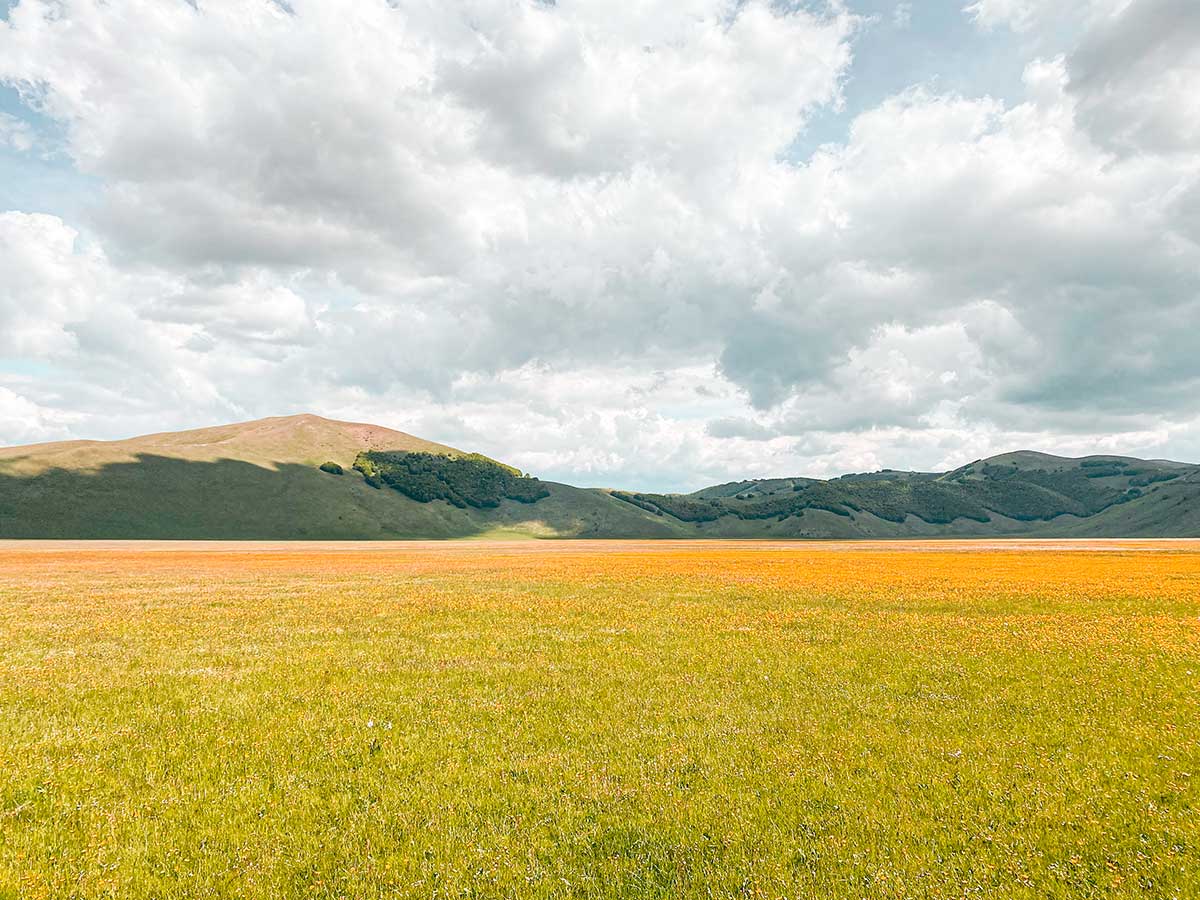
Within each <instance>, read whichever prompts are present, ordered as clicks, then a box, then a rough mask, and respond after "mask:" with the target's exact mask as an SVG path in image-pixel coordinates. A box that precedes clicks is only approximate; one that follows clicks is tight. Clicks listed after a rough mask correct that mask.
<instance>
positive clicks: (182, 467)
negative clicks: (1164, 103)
mask: <svg viewBox="0 0 1200 900" xmlns="http://www.w3.org/2000/svg"><path fill="white" fill-rule="evenodd" d="M996 536H1039V537H1188V536H1200V466H1194V465H1189V464H1185V463H1177V462H1171V461H1169V460H1140V459H1134V458H1131V457H1118V456H1090V457H1084V458H1081V459H1066V458H1063V457H1057V456H1050V455H1047V454H1042V453H1033V452H1029V451H1021V452H1017V453H1007V454H1003V455H1001V456H996V457H992V458H990V459H986V460H976V461H975V462H973V463H970V464H969V465H966V466H962V467H961V468H958V469H955V470H953V471H951V472H903V471H893V470H884V471H881V472H870V473H861V474H850V475H843V476H841V477H840V478H834V479H829V480H822V479H815V478H804V477H793V478H771V479H758V480H746V481H739V482H731V483H728V484H722V485H714V486H712V487H708V488H705V489H703V490H700V491H696V492H695V493H692V494H647V493H637V492H628V491H602V490H585V489H581V488H575V487H571V486H570V485H565V484H555V483H553V482H543V481H540V480H538V479H536V478H533V477H530V476H527V475H524V474H523V473H521V472H519V471H518V470H516V469H514V468H512V467H510V466H507V465H505V464H503V463H502V462H498V461H496V460H493V459H489V458H488V457H485V456H481V455H479V454H476V453H469V452H465V451H462V450H458V449H456V448H454V447H449V446H446V445H444V444H438V443H434V442H431V441H426V440H422V439H421V438H417V437H414V436H412V435H409V434H405V433H403V432H399V431H392V430H390V429H387V428H380V427H378V426H374V425H366V424H360V423H352V422H337V421H333V420H330V419H324V418H321V417H319V416H312V415H299V416H287V417H278V418H270V419H261V420H258V421H255V422H245V423H241V424H236V425H225V426H219V427H215V428H203V429H198V430H194V431H183V432H175V433H163V434H154V435H148V436H145V437H139V438H132V439H130V440H123V441H68V442H60V443H50V444H35V445H31V446H26V447H10V448H2V449H0V537H5V538H106V539H119V538H130V539H132V538H164V539H184V538H192V539H211V540H248V539H261V540H286V539H313V540H318V539H319V540H338V539H388V538H391V539H402V538H469V537H567V538H572V537H585V538H605V537H612V538H616V537H624V538H671V537H677V538H687V537H692V538H841V539H850V538H905V537H996Z"/></svg>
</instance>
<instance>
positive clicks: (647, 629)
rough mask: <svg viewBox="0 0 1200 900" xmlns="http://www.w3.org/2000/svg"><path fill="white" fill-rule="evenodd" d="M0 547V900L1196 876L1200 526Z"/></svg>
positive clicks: (693, 889)
mask: <svg viewBox="0 0 1200 900" xmlns="http://www.w3.org/2000/svg"><path fill="white" fill-rule="evenodd" d="M379 547H380V549H377V550H369V549H364V548H361V547H349V548H343V549H322V548H319V547H311V548H307V549H295V548H293V549H282V550H279V549H277V550H268V549H265V548H255V547H244V548H240V549H237V548H228V547H226V548H216V549H212V550H209V551H206V552H200V551H197V550H195V549H188V548H186V547H185V548H181V549H177V550H174V551H150V550H144V549H142V550H130V549H124V550H110V551H103V552H101V551H96V550H93V549H72V550H58V551H51V550H48V549H46V548H44V547H39V546H38V545H32V546H30V547H27V548H25V549H14V548H12V547H11V546H10V547H8V548H7V549H0V897H5V898H9V897H11V898H17V897H20V898H36V897H83V898H99V897H122V898H181V897H196V898H200V897H204V898H210V897H249V898H260V897H261V898H290V897H328V898H334V897H347V898H358V897H371V898H375V897H510V898H525V897H613V898H616V897H622V898H629V897H633V898H638V897H765V898H774V897H854V898H863V897H866V898H884V897H889V898H890V897H933V898H938V897H944V898H963V897H1004V898H1007V897H1029V898H1035V897H1036V898H1068V897H1071V898H1075V897H1156V898H1160V897H1166V898H1170V897H1177V898H1190V897H1195V896H1198V895H1200V745H1198V741H1200V729H1197V722H1200V545H1196V544H1163V545H1129V546H1127V547H1125V548H1124V549H1120V550H1116V551H1101V550H1098V549H1095V548H1090V547H1088V546H1086V545H1080V544H1071V545H1060V546H1059V547H1057V548H1055V549H1051V550H1046V549H1042V550H1021V549H997V548H995V547H990V546H986V545H974V546H970V545H962V544H959V545H947V544H942V545H937V546H936V548H935V547H934V545H891V546H886V547H883V546H880V545H861V544H860V545H855V546H854V547H851V548H847V547H844V546H843V547H834V546H830V545H801V546H796V545H793V546H792V547H781V546H779V545H774V546H772V545H761V544H742V545H730V544H715V543H709V544H703V545H697V544H684V545H679V544H662V543H660V544H652V545H645V544H642V545H636V544H619V543H611V544H563V543H555V544H528V543H527V544H525V545H523V546H517V545H495V544H490V545H482V544H453V545H447V544H443V545H411V546H409V547H407V548H402V549H398V548H395V547H387V546H384V545H379Z"/></svg>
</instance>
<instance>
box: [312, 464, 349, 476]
mask: <svg viewBox="0 0 1200 900" xmlns="http://www.w3.org/2000/svg"><path fill="white" fill-rule="evenodd" d="M318 468H319V469H320V470H321V471H322V472H328V473H329V474H330V475H343V474H345V471H346V470H345V469H343V468H342V467H341V466H339V465H338V464H337V463H335V462H323V463H321V465H320V466H318Z"/></svg>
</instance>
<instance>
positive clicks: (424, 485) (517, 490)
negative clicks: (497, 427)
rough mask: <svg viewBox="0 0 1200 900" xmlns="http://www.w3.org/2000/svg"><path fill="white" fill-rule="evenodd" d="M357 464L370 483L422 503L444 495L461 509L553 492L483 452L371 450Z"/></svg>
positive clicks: (538, 497)
mask: <svg viewBox="0 0 1200 900" xmlns="http://www.w3.org/2000/svg"><path fill="white" fill-rule="evenodd" d="M354 468H355V469H357V470H358V471H359V472H361V473H362V474H363V477H364V478H365V479H366V482H367V484H369V485H370V486H371V487H374V488H381V487H383V486H385V485H386V486H387V487H390V488H392V489H394V490H397V491H399V492H400V493H402V494H404V495H405V496H406V497H411V498H412V499H413V500H416V501H418V502H420V503H429V502H431V501H433V500H445V501H446V502H447V503H451V504H453V505H454V506H457V507H459V508H460V509H465V508H466V507H468V506H473V507H475V508H477V509H490V508H494V507H497V506H499V505H500V501H501V500H516V501H518V502H520V503H536V502H537V501H539V500H541V499H542V498H543V497H548V496H550V491H549V490H548V489H547V488H546V486H545V485H544V484H542V483H541V482H540V481H538V480H537V479H536V478H530V477H527V476H525V475H522V474H521V473H520V471H518V470H517V469H514V468H512V467H511V466H506V465H503V464H501V463H498V462H496V461H495V460H493V459H488V458H487V457H486V456H481V455H480V454H478V453H472V454H468V455H465V456H442V455H438V454H434V453H401V452H381V451H374V450H368V451H364V452H362V453H359V454H358V458H357V459H355V461H354Z"/></svg>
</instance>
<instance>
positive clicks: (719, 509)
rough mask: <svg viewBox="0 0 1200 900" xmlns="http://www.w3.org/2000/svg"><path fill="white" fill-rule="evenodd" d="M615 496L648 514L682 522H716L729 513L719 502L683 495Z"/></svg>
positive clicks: (619, 493) (617, 493) (618, 494)
mask: <svg viewBox="0 0 1200 900" xmlns="http://www.w3.org/2000/svg"><path fill="white" fill-rule="evenodd" d="M613 496H614V497H616V498H617V499H618V500H624V501H625V502H626V503H632V504H633V505H634V506H638V507H641V508H642V509H644V510H647V511H648V512H652V513H657V514H658V515H662V514H663V513H666V514H667V515H670V516H674V517H675V518H676V519H679V520H680V521H682V522H715V521H716V520H717V519H719V518H721V516H723V515H725V514H726V513H727V509H726V508H725V506H724V505H723V504H722V502H721V501H719V500H703V499H698V498H696V497H688V496H686V495H683V494H631V493H627V492H626V491H613Z"/></svg>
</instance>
